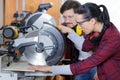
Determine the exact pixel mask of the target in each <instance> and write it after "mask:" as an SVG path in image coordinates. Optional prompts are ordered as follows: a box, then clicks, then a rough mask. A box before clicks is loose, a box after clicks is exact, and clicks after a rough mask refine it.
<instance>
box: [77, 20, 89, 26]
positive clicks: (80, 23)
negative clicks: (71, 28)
mask: <svg viewBox="0 0 120 80" xmlns="http://www.w3.org/2000/svg"><path fill="white" fill-rule="evenodd" d="M87 21H89V20H88V19H85V20H83V21H81V22H77V24H78V25H82V24H83V23H84V22H87Z"/></svg>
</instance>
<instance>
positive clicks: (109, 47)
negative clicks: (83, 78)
mask: <svg viewBox="0 0 120 80" xmlns="http://www.w3.org/2000/svg"><path fill="white" fill-rule="evenodd" d="M83 50H84V51H89V50H94V53H93V55H92V56H90V57H89V58H87V59H85V60H83V61H80V62H77V63H74V64H71V65H70V69H71V71H72V73H73V74H74V75H77V74H82V73H84V72H86V71H88V70H90V69H91V68H93V67H95V66H97V72H98V77H99V80H120V33H119V31H118V30H117V29H116V27H115V26H114V25H113V24H112V23H110V26H109V28H108V29H107V30H106V31H105V33H104V35H103V36H102V39H101V41H100V43H99V45H98V46H95V45H94V44H92V43H91V42H89V41H87V40H85V42H84V44H83Z"/></svg>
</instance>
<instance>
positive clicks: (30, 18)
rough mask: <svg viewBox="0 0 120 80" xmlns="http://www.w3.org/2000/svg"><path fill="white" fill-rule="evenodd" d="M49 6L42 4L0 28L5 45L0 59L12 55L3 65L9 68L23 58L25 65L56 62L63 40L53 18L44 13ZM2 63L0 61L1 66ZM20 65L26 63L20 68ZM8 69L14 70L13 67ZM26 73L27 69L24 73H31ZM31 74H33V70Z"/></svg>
mask: <svg viewBox="0 0 120 80" xmlns="http://www.w3.org/2000/svg"><path fill="white" fill-rule="evenodd" d="M50 7H52V4H51V3H47V4H41V5H40V6H39V7H38V9H37V10H36V11H35V12H34V13H28V14H27V15H26V16H25V17H24V18H23V19H22V20H21V21H15V22H12V23H11V25H7V26H4V27H3V28H2V34H1V36H2V37H1V38H2V39H1V40H3V43H1V45H2V46H5V47H4V49H3V50H2V48H1V53H3V52H5V54H6V56H1V57H0V59H1V61H0V62H1V63H2V61H4V60H2V59H3V58H4V57H10V59H11V58H12V60H8V62H7V63H6V65H7V67H6V68H8V69H9V66H10V65H12V63H14V64H16V63H17V64H19V63H21V62H23V61H21V58H22V57H24V59H25V62H26V63H27V64H28V65H29V64H32V65H55V64H57V63H58V62H59V61H60V59H61V58H62V56H63V53H64V49H65V42H64V38H63V36H62V34H61V32H60V31H59V30H58V29H57V28H56V26H57V25H56V21H55V19H54V18H53V17H52V16H50V15H49V14H47V13H46V12H45V11H46V10H47V9H49V8H50ZM4 59H5V58H4ZM7 59H8V58H7ZM17 64H16V66H17ZM2 66H3V65H2V64H1V68H2ZM23 66H25V65H22V66H21V68H23ZM4 68H5V67H4ZM19 68H20V66H19ZM8 69H5V70H8ZM1 71H2V69H1ZM11 71H17V70H15V68H14V69H13V70H11ZM18 71H24V70H19V69H18ZM18 71H17V72H18ZM25 71H27V70H25ZM25 71H24V72H25ZM26 73H28V72H26ZM29 74H30V72H29V73H28V74H27V75H28V76H30V75H29ZM32 74H34V75H33V76H35V72H33V73H32ZM37 75H38V73H37Z"/></svg>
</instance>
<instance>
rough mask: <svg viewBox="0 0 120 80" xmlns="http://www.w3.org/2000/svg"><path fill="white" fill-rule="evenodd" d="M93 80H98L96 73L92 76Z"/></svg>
mask: <svg viewBox="0 0 120 80" xmlns="http://www.w3.org/2000/svg"><path fill="white" fill-rule="evenodd" d="M94 80H99V78H98V75H97V72H96V73H95V75H94Z"/></svg>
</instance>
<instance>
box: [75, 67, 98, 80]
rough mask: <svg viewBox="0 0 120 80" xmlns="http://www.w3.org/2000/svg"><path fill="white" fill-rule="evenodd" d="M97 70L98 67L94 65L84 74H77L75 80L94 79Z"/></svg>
mask: <svg viewBox="0 0 120 80" xmlns="http://www.w3.org/2000/svg"><path fill="white" fill-rule="evenodd" d="M96 71H97V67H94V68H92V69H91V70H89V71H87V72H85V73H83V74H80V75H76V76H75V77H74V80H93V77H94V75H95V73H96Z"/></svg>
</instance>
